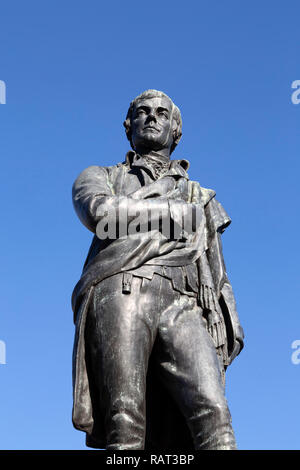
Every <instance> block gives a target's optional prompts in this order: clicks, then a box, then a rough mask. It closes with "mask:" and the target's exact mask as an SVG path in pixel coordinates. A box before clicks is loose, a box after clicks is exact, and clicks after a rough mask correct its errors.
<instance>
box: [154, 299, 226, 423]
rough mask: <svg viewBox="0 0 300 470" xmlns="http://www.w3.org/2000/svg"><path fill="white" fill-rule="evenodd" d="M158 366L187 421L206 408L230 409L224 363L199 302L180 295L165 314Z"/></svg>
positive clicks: (162, 317) (161, 328)
mask: <svg viewBox="0 0 300 470" xmlns="http://www.w3.org/2000/svg"><path fill="white" fill-rule="evenodd" d="M156 363H157V366H158V368H159V375H160V377H161V380H162V381H163V383H164V385H165V386H166V387H167V389H168V390H169V392H170V393H171V394H172V395H173V398H174V399H175V401H176V402H177V404H178V406H179V407H180V408H181V410H182V412H183V413H184V415H185V416H186V417H188V416H191V415H193V414H194V413H195V411H196V410H197V409H198V408H199V407H203V406H205V405H208V406H209V405H210V404H212V403H221V404H223V405H224V406H225V405H226V403H225V396H224V387H223V383H222V375H221V369H220V363H219V360H218V357H217V354H216V350H215V347H214V343H213V341H212V338H211V336H210V335H209V333H208V332H207V330H206V325H205V321H204V319H203V317H202V309H201V308H200V307H198V306H197V303H196V299H195V298H193V297H188V296H186V295H181V294H178V295H176V299H175V300H174V302H173V304H172V305H171V306H169V308H168V309H166V310H165V311H164V312H163V313H162V315H161V319H160V324H159V335H158V339H157V344H156Z"/></svg>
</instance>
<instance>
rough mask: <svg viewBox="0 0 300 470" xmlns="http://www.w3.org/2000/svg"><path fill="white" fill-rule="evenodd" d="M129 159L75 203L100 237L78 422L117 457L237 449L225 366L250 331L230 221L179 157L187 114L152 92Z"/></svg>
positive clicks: (91, 263) (87, 276)
mask: <svg viewBox="0 0 300 470" xmlns="http://www.w3.org/2000/svg"><path fill="white" fill-rule="evenodd" d="M124 126H125V129H126V134H127V138H128V139H129V141H130V144H131V147H132V149H133V150H132V151H129V152H128V153H127V155H126V160H125V161H124V162H123V163H118V164H116V165H113V166H109V167H101V166H91V167H89V168H87V169H86V170H84V171H83V172H82V173H81V174H80V175H79V176H78V178H77V179H76V181H75V183H74V185H73V203H74V207H75V210H76V212H77V215H78V216H79V218H80V220H81V221H82V223H83V224H84V225H85V226H86V227H87V228H88V229H89V230H91V231H92V232H93V233H94V234H95V235H94V238H93V241H92V244H91V247H90V250H89V253H88V256H87V259H86V262H85V264H84V268H83V272H82V276H81V278H80V280H79V282H78V283H77V285H76V287H75V289H74V292H73V296H72V307H73V311H74V321H75V324H76V334H75V341H74V351H73V390H74V404H73V424H74V426H75V427H76V428H77V429H80V430H82V431H84V432H86V444H87V445H88V446H90V447H94V448H106V449H108V450H125V449H126V450H130V449H136V450H138V449H149V450H155V449H176V448H180V449H186V450H191V449H198V450H200V449H235V448H236V442H235V437H234V433H233V429H232V426H231V416H230V412H229V410H228V405H227V401H226V398H225V371H226V368H227V367H228V365H229V364H230V363H231V362H232V361H233V359H234V358H235V357H236V356H237V355H238V354H239V352H240V351H241V349H242V347H243V336H244V335H243V330H242V328H241V326H240V323H239V318H238V315H237V312H236V306H235V300H234V296H233V292H232V288H231V285H230V282H229V280H228V278H227V274H226V269H225V265H224V261H223V256H222V246H221V233H222V232H223V231H224V230H225V228H226V227H227V226H228V225H229V224H230V218H229V217H228V215H227V214H226V212H225V211H224V209H223V207H222V206H221V204H220V203H219V202H217V200H216V199H215V192H214V191H213V190H211V189H206V188H203V187H201V186H200V185H199V183H197V182H195V181H191V180H189V177H188V173H187V169H188V167H189V162H188V161H187V160H171V159H170V154H171V153H172V152H173V150H174V149H175V147H176V145H177V144H178V142H179V140H180V138H181V135H182V131H181V129H182V122H181V115H180V111H179V109H178V108H177V107H176V106H175V105H174V103H173V102H172V100H171V99H170V98H169V97H168V96H167V95H165V94H164V93H162V92H160V91H156V90H148V91H146V92H144V93H142V94H141V95H139V96H138V97H137V98H136V99H135V100H134V101H133V102H132V103H131V104H130V107H129V110H128V113H127V117H126V120H125V122H124Z"/></svg>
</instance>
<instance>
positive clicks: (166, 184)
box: [128, 176, 176, 199]
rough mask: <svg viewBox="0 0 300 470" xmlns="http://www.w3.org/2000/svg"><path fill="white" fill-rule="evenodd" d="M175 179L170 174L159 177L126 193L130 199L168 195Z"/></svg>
mask: <svg viewBox="0 0 300 470" xmlns="http://www.w3.org/2000/svg"><path fill="white" fill-rule="evenodd" d="M175 184H176V181H175V179H174V177H172V176H166V177H165V178H160V179H158V180H156V181H154V182H153V183H151V184H149V185H147V186H143V187H142V188H140V189H138V190H137V191H134V192H133V193H131V194H128V197H131V198H132V199H149V198H159V197H169V196H168V193H169V192H171V191H173V190H174V189H175Z"/></svg>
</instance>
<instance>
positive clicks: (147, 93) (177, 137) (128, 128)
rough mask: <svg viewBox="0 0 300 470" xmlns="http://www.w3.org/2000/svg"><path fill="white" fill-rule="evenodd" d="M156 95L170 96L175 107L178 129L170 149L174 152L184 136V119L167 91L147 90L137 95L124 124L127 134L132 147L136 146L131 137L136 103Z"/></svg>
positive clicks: (173, 109)
mask: <svg viewBox="0 0 300 470" xmlns="http://www.w3.org/2000/svg"><path fill="white" fill-rule="evenodd" d="M156 97H164V98H168V99H169V100H170V101H171V103H172V107H173V108H172V116H173V119H174V120H175V121H176V124H177V126H176V129H175V131H174V133H173V143H172V145H171V149H170V152H171V153H172V152H173V150H174V149H175V147H176V145H177V144H178V142H179V141H180V139H181V136H182V120H181V114H180V110H179V108H178V107H177V106H176V105H175V104H174V103H173V101H172V100H171V98H170V97H169V96H168V95H166V94H165V93H163V92H162V91H158V90H146V91H144V92H143V93H141V94H140V95H139V96H137V97H136V98H135V99H134V100H133V101H132V102H131V103H130V106H129V108H128V112H127V116H126V119H125V121H124V123H123V125H124V127H125V132H126V136H127V139H128V140H129V142H130V145H131V147H132V148H134V147H133V143H132V139H131V119H132V114H133V110H134V107H135V106H136V103H137V102H138V101H139V100H142V99H147V98H156Z"/></svg>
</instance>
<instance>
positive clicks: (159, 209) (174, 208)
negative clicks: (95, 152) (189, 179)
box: [72, 166, 196, 233]
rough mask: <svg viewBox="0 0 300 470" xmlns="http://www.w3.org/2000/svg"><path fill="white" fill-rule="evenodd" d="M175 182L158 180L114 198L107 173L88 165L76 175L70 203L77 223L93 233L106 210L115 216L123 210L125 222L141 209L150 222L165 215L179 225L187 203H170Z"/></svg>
mask: <svg viewBox="0 0 300 470" xmlns="http://www.w3.org/2000/svg"><path fill="white" fill-rule="evenodd" d="M175 183H176V182H175V180H174V178H173V177H166V178H161V179H159V180H157V181H155V182H153V183H151V184H150V185H148V186H144V187H142V188H139V189H138V190H137V191H134V192H133V193H131V194H129V195H128V196H118V195H116V194H114V192H113V188H112V185H111V183H110V181H109V174H108V170H107V169H106V168H105V167H98V166H91V167H89V168H87V169H86V170H84V171H83V172H82V173H81V174H80V175H79V176H78V178H77V179H76V181H75V183H74V185H73V190H72V194H73V204H74V208H75V210H76V213H77V215H78V217H79V219H80V220H81V222H82V223H83V224H84V225H85V226H86V227H87V228H88V229H89V230H91V231H92V232H94V233H95V231H96V227H97V223H98V222H99V221H100V220H101V218H102V217H103V216H104V215H105V213H109V212H110V211H114V213H115V214H116V215H117V217H118V216H119V214H124V210H126V211H127V212H126V215H127V221H128V223H130V221H131V220H132V219H134V218H135V216H136V215H137V214H138V213H141V212H142V211H145V209H146V210H148V211H149V214H150V211H151V222H156V219H160V218H161V214H165V215H166V216H170V217H171V219H173V220H175V221H176V223H179V221H180V220H181V219H182V215H183V214H184V213H185V212H187V211H188V209H189V208H188V206H191V204H188V203H187V202H184V201H182V200H175V199H173V198H172V200H170V198H169V195H171V194H172V195H174V191H175V192H176V189H175ZM195 207H196V206H195ZM117 222H118V219H117Z"/></svg>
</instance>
